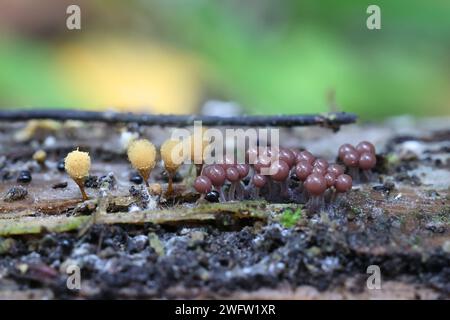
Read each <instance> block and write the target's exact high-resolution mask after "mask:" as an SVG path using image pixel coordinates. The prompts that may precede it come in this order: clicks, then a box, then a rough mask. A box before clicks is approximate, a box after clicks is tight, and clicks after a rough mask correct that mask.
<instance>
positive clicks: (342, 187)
mask: <svg viewBox="0 0 450 320" xmlns="http://www.w3.org/2000/svg"><path fill="white" fill-rule="evenodd" d="M352 182H353V180H352V177H350V176H349V175H348V174H341V175H340V176H338V177H337V178H336V181H335V182H334V187H335V188H336V191H337V192H340V193H342V192H347V191H348V190H350V189H351V188H352Z"/></svg>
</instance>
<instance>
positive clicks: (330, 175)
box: [323, 172, 336, 188]
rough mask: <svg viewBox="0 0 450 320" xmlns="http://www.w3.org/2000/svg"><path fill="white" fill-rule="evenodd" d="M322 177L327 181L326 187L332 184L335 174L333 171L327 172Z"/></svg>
mask: <svg viewBox="0 0 450 320" xmlns="http://www.w3.org/2000/svg"><path fill="white" fill-rule="evenodd" d="M323 177H324V178H325V182H326V183H327V188H330V187H332V186H334V182H335V181H336V175H335V174H334V173H331V172H327V173H326V174H325V175H324V176H323Z"/></svg>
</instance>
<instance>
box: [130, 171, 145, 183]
mask: <svg viewBox="0 0 450 320" xmlns="http://www.w3.org/2000/svg"><path fill="white" fill-rule="evenodd" d="M130 181H131V182H133V183H135V184H141V183H142V182H144V179H142V177H141V176H140V175H139V174H138V173H136V172H134V173H132V174H131V175H130Z"/></svg>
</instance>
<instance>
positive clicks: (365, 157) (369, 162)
mask: <svg viewBox="0 0 450 320" xmlns="http://www.w3.org/2000/svg"><path fill="white" fill-rule="evenodd" d="M376 164H377V158H376V157H375V154H373V153H371V152H363V153H362V154H361V155H360V156H359V167H360V168H361V169H362V170H370V169H372V168H373V167H375V165H376Z"/></svg>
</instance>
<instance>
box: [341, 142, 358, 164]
mask: <svg viewBox="0 0 450 320" xmlns="http://www.w3.org/2000/svg"><path fill="white" fill-rule="evenodd" d="M350 151H356V149H355V147H354V146H352V145H351V144H350V143H344V144H343V145H342V146H340V147H339V150H338V156H339V159H341V160H344V156H345V155H346V154H347V153H348V152H350Z"/></svg>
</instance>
